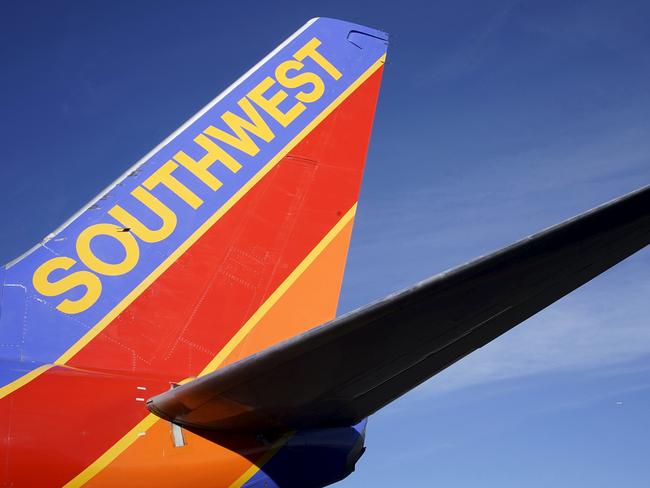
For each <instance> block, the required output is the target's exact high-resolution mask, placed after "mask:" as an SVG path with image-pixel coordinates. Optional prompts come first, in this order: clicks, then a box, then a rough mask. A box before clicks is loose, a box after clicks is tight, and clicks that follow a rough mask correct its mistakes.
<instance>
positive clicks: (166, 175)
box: [142, 160, 203, 210]
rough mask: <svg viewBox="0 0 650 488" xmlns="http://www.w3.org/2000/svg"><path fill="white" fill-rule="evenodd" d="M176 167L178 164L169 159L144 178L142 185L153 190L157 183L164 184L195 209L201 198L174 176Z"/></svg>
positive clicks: (199, 204)
mask: <svg viewBox="0 0 650 488" xmlns="http://www.w3.org/2000/svg"><path fill="white" fill-rule="evenodd" d="M176 168H178V165H177V164H176V163H175V162H174V161H172V160H169V161H167V162H166V163H165V164H163V165H162V166H161V167H160V168H158V169H157V170H156V171H155V172H154V174H152V175H151V176H150V177H149V178H147V179H146V180H144V183H142V185H143V186H144V187H145V188H146V189H147V190H153V189H154V188H156V187H157V186H158V185H163V186H166V187H167V188H169V189H170V190H171V191H172V192H174V193H175V194H176V195H177V196H179V197H180V198H181V199H182V200H183V201H184V202H185V203H187V204H188V205H189V206H190V207H192V208H193V209H194V210H196V209H197V208H199V207H200V206H201V205H203V200H201V199H200V198H199V197H198V196H197V195H196V193H194V192H193V191H192V190H190V189H189V188H188V187H186V186H185V185H184V184H183V183H181V182H180V181H178V180H177V179H176V178H174V176H173V175H172V173H173V172H174V170H175V169H176Z"/></svg>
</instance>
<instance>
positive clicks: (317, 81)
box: [275, 59, 325, 103]
mask: <svg viewBox="0 0 650 488" xmlns="http://www.w3.org/2000/svg"><path fill="white" fill-rule="evenodd" d="M303 67H304V64H302V63H301V62H300V61H296V60H294V59H290V60H289V61H285V62H284V63H282V64H280V65H279V66H278V67H277V68H275V77H276V78H277V80H278V82H279V83H280V84H281V85H282V86H284V87H286V88H300V87H301V86H304V85H307V84H310V83H311V85H312V86H313V88H312V90H311V91H310V92H305V91H301V92H299V93H298V94H297V95H296V98H297V99H298V100H300V101H301V102H305V103H311V102H315V101H316V100H318V99H319V98H320V97H322V96H323V93H325V83H323V80H322V78H321V77H320V76H318V75H317V74H316V73H312V72H309V71H307V72H305V73H300V74H298V75H296V76H287V73H288V72H289V71H300V70H301V69H302V68H303Z"/></svg>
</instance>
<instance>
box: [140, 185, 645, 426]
mask: <svg viewBox="0 0 650 488" xmlns="http://www.w3.org/2000/svg"><path fill="white" fill-rule="evenodd" d="M648 243H650V186H648V187H645V188H643V189H641V190H638V191H636V192H633V193H631V194H628V195H626V196H624V197H622V198H619V199H617V200H615V201H612V202H610V203H607V204H605V205H603V206H601V207H598V208H596V209H594V210H591V211H589V212H586V213H584V214H582V215H580V216H578V217H575V218H573V219H571V220H568V221H566V222H564V223H562V224H559V225H557V226H555V227H552V228H550V229H547V230H544V231H542V232H540V233H538V234H535V235H533V236H531V237H527V238H525V239H523V240H521V241H519V242H517V243H516V244H513V245H511V246H509V247H506V248H504V249H502V250H500V251H498V252H495V253H493V254H491V255H488V256H485V257H482V258H480V259H477V260H476V261H473V262H471V263H469V264H466V265H463V266H460V267H458V268H456V269H454V270H452V271H449V272H445V273H442V274H440V275H437V276H434V277H433V278H430V279H428V280H426V281H423V282H421V283H418V284H417V285H415V286H413V287H412V288H409V289H407V290H404V291H402V292H400V293H397V294H395V295H391V296H389V297H387V298H385V299H383V300H381V301H379V302H377V303H374V304H372V305H369V306H367V307H365V308H362V309H359V310H357V311H354V312H352V313H349V314H347V315H344V316H342V317H340V318H337V319H335V320H333V321H331V322H328V323H326V324H323V325H321V326H319V327H317V328H315V329H313V330H311V331H309V332H307V333H305V334H302V335H300V336H297V337H295V338H294V339H291V340H289V341H286V342H283V343H280V344H277V345H276V346H273V347H271V348H269V349H267V350H264V351H262V352H260V353H258V354H256V355H254V356H251V357H249V358H247V359H244V360H242V361H240V362H238V363H235V364H232V365H229V366H227V367H225V368H223V369H220V370H218V371H216V372H214V373H212V374H209V375H206V376H204V377H201V378H199V379H196V380H194V381H192V382H190V383H188V384H185V385H183V386H180V387H178V388H175V389H173V390H170V391H168V392H166V393H163V394H161V395H158V396H156V397H153V398H152V399H151V400H149V402H148V407H149V409H150V410H151V411H152V412H153V413H155V414H156V415H158V416H160V417H162V418H165V419H168V420H171V421H173V422H175V423H178V424H181V425H186V426H193V427H198V428H203V429H214V430H220V431H235V430H236V431H260V432H261V431H274V430H283V429H298V428H312V427H329V426H348V425H352V424H355V423H356V422H358V421H360V420H361V419H363V418H364V417H367V416H368V415H370V414H372V413H373V412H376V411H377V410H378V409H380V408H381V407H383V406H384V405H386V404H387V403H389V402H391V401H392V400H394V399H396V398H397V397H399V396H401V395H403V394H404V393H406V392H407V391H409V390H410V389H412V388H414V387H415V386H417V385H418V384H420V383H421V382H423V381H425V380H426V379H428V378H430V377H431V376H433V375H435V374H436V373H438V372H439V371H441V370H443V369H445V368H446V367H447V366H449V365H450V364H452V363H454V362H456V361H458V360H459V359H461V358H463V357H464V356H466V355H467V354H469V353H471V352H472V351H474V350H476V349H478V348H480V347H482V346H483V345H485V344H487V343H488V342H490V341H492V340H493V339H495V338H496V337H498V336H500V335H501V334H503V333H504V332H506V331H507V330H509V329H511V328H512V327H514V326H515V325H517V324H519V323H521V322H522V321H524V320H525V319H527V318H528V317H530V316H531V315H533V314H535V313H536V312H538V311H540V310H542V309H543V308H545V307H547V306H548V305H550V304H551V303H553V302H555V301H556V300H558V299H559V298H561V297H563V296H564V295H566V294H567V293H569V292H571V291H572V290H575V289H576V288H578V287H579V286H580V285H582V284H584V283H586V282H587V281H589V280H591V279H592V278H594V277H595V276H597V275H599V274H600V273H602V272H603V271H605V270H607V269H608V268H610V267H612V266H614V265H615V264H616V263H618V262H620V261H621V260H623V259H625V258H626V257H628V256H630V255H631V254H633V253H634V252H636V251H638V250H639V249H641V248H643V247H644V246H646V245H647V244H648Z"/></svg>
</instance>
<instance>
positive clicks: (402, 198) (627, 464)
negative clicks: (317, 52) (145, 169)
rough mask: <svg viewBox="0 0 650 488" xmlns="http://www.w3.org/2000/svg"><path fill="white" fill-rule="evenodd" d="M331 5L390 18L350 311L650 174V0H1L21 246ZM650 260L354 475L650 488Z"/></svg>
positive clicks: (8, 152) (10, 207)
mask: <svg viewBox="0 0 650 488" xmlns="http://www.w3.org/2000/svg"><path fill="white" fill-rule="evenodd" d="M319 15H321V16H331V17H338V18H342V19H346V20H352V21H356V22H359V23H362V24H365V25H368V26H371V27H376V28H379V29H382V30H385V31H387V32H389V33H390V35H391V45H390V48H389V56H388V62H387V65H386V70H385V76H384V84H383V87H382V93H381V97H380V103H379V107H378V112H377V118H376V122H375V130H374V133H373V139H372V143H371V148H370V152H369V156H368V163H367V170H366V175H365V179H364V184H363V189H362V193H361V201H360V207H359V213H358V218H357V224H356V226H355V233H354V237H353V241H352V246H351V249H350V257H349V264H348V269H347V271H346V276H345V281H344V286H343V293H342V298H341V305H340V311H342V312H343V311H347V310H350V309H352V308H355V307H357V306H360V305H363V304H364V303H367V302H368V301H370V300H372V299H376V298H379V297H381V296H384V295H386V294H388V293H390V292H392V291H395V290H396V289H399V288H402V287H404V286H407V285H409V284H411V283H413V282H414V281H417V280H420V279H423V278H426V277H427V276H430V275H432V274H435V273H437V272H439V271H442V270H444V269H447V268H450V267H453V266H455V265H458V264H460V263H463V262H466V261H468V260H470V259H472V258H474V257H476V256H478V255H481V254H485V253H487V252H489V251H491V250H495V249H497V248H499V247H501V246H503V245H506V244H508V243H510V242H512V241H514V240H516V239H518V238H521V237H523V236H525V235H527V234H530V233H532V232H535V231H537V230H539V229H542V228H544V227H547V226H549V225H552V224H554V223H556V222H558V221H560V220H562V219H565V218H568V217H570V216H572V215H575V214H576V213H579V212H581V211H584V210H586V209H589V208H591V207H593V206H595V205H597V204H599V203H602V202H604V201H607V200H609V199H611V198H614V197H616V196H618V195H620V194H623V193H625V192H628V191H631V190H633V189H635V188H638V187H640V186H643V185H645V184H648V183H650V84H649V83H648V80H649V79H650V30H649V29H648V28H647V19H648V18H650V5H649V4H648V3H647V2H640V1H638V2H637V1H628V2H625V3H624V4H623V2H615V1H599V0H595V1H588V2H587V1H572V2H567V1H556V0H545V1H478V0H477V1H468V0H457V1H434V2H411V1H407V0H403V1H401V2H399V3H398V6H396V4H395V3H394V2H377V1H375V2H364V1H357V2H344V1H339V0H331V1H328V2H301V3H297V2H283V1H275V2H267V3H265V4H261V3H258V2H247V1H239V2H235V3H233V4H232V5H230V6H225V5H222V4H221V2H208V1H191V2H181V1H175V2H168V1H155V2H154V1H150V2H145V1H136V2H57V3H56V4H55V3H54V2H21V3H20V5H17V3H16V4H14V5H9V4H7V5H4V6H3V13H2V16H1V17H0V93H1V95H0V113H1V114H2V117H1V119H0V143H1V146H2V148H3V161H2V162H0V181H2V183H3V185H4V188H3V191H2V193H1V194H0V215H1V216H2V221H3V229H4V233H3V239H2V241H1V242H0V259H2V260H4V261H8V260H10V259H12V258H14V257H16V256H17V255H18V254H20V253H21V252H22V251H24V250H25V249H27V248H28V247H30V246H31V245H32V244H34V243H35V242H37V241H38V240H39V239H41V238H42V237H43V236H44V235H46V234H47V233H48V232H50V231H51V230H53V229H54V228H55V227H57V226H58V225H59V224H60V223H61V222H62V221H63V220H65V219H66V218H67V217H68V216H70V215H71V214H72V213H74V212H75V211H76V210H77V209H78V208H79V207H81V206H82V205H83V204H84V203H86V202H87V201H88V200H90V199H91V198H92V197H93V196H94V195H96V194H97V193H98V192H99V191H100V190H101V189H102V188H104V187H105V186H106V185H107V184H108V183H110V182H111V181H112V180H113V179H114V178H115V177H117V176H118V175H120V174H121V173H122V171H124V170H125V169H126V168H128V167H129V166H130V165H131V164H132V163H133V162H135V161H136V160H138V159H139V158H140V157H141V156H142V155H143V154H145V153H146V152H148V150H149V149H151V148H152V147H153V146H155V145H156V144H158V142H160V141H161V140H162V139H163V138H164V137H165V136H166V135H167V134H169V133H170V132H171V131H172V130H174V129H175V128H176V127H178V126H179V125H180V124H181V123H182V122H183V121H185V120H186V119H187V118H188V117H189V116H191V115H192V114H193V113H195V112H196V111H197V110H198V109H199V108H200V107H202V106H203V105H204V104H205V103H206V102H208V101H209V100H211V99H212V98H213V97H214V96H215V95H216V94H217V93H218V92H219V91H221V90H222V89H223V88H225V87H226V86H228V85H229V84H230V83H231V82H232V81H234V80H235V79H236V78H237V77H239V76H240V75H241V74H242V73H243V72H244V71H245V70H247V69H248V68H249V67H250V66H252V65H253V64H255V63H256V62H257V61H258V60H259V59H260V58H261V57H262V56H264V55H265V54H266V53H267V52H268V51H269V50H271V49H272V48H273V47H274V46H275V45H277V44H278V43H279V42H281V41H282V40H283V39H284V38H286V37H287V36H288V35H289V34H291V33H292V32H293V31H294V30H295V29H297V28H298V27H299V26H300V25H302V24H303V23H304V22H305V21H306V20H307V19H309V18H311V17H314V16H319ZM649 265H650V252H649V251H648V250H645V251H642V252H640V253H639V254H637V255H635V256H634V257H633V258H631V259H629V260H627V261H626V262H624V263H622V264H621V265H619V266H618V267H616V268H615V269H613V270H611V271H609V272H607V273H606V274H604V275H603V276H601V277H600V278H598V279H596V280H595V281H593V282H592V283H590V284H588V285H586V286H585V287H583V288H582V289H580V290H579V291H577V292H576V293H574V294H572V295H571V296H569V297H567V298H565V299H563V300H561V301H560V302H558V303H557V304H555V305H554V306H552V307H550V308H549V309H547V310H546V311H544V312H542V313H540V314H538V315H537V316H535V317H534V318H532V319H531V320H529V321H528V322H526V323H525V324H523V325H522V326H520V327H518V328H516V329H515V330H513V331H511V332H510V333H508V334H506V335H505V336H503V337H502V338H500V339H498V340H497V341H495V342H493V343H492V344H490V345H489V346H487V347H485V348H483V349H481V350H479V351H477V352H476V353H475V354H473V355H472V356H470V357H468V358H466V359H465V360H463V361H461V362H460V363H457V364H456V365H454V366H453V367H451V368H449V369H448V370H447V371H445V372H444V373H442V374H441V375H439V376H437V377H436V378H434V379H433V380H431V381H429V382H427V383H425V384H424V385H422V386H420V387H419V388H417V389H416V390H414V391H413V392H411V393H410V394H408V395H406V396H405V397H403V398H402V399H400V400H399V401H397V402H395V403H393V404H392V405H390V406H389V407H387V408H386V409H385V410H383V411H382V412H380V413H378V414H377V415H375V416H373V417H372V418H371V421H370V424H369V428H368V439H367V445H368V451H367V452H366V454H365V456H364V458H363V459H362V460H361V461H360V463H359V465H358V469H357V472H356V473H355V474H353V475H352V476H351V477H350V478H349V479H347V480H346V481H344V482H342V483H340V486H341V487H349V488H351V487H367V486H371V485H374V486H386V487H395V486H437V485H440V486H454V487H470V486H471V487H474V486H494V487H497V486H498V487H520V486H527V487H546V486H549V485H551V484H552V485H554V486H558V487H575V486H590V487H611V486H618V485H620V486H631V487H636V486H647V480H648V479H649V478H650V463H648V462H647V453H648V452H650V436H649V435H648V433H649V432H650V415H649V414H648V412H650V409H649V407H650V324H649V323H648V322H649V321H648V318H647V317H648V315H649V313H650V300H649V299H648V297H649V296H650V266H649Z"/></svg>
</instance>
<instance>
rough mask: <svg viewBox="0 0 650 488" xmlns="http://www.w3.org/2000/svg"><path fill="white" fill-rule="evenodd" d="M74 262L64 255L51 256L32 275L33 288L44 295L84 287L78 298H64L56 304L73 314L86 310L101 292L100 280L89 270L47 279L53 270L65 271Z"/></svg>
mask: <svg viewBox="0 0 650 488" xmlns="http://www.w3.org/2000/svg"><path fill="white" fill-rule="evenodd" d="M76 263H77V262H76V261H75V260H74V259H72V258H68V257H65V256H59V257H56V258H52V259H50V260H49V261H45V262H44V263H43V264H41V265H40V266H39V267H38V269H37V270H36V271H35V272H34V276H33V277H32V284H33V285H34V289H35V290H36V291H37V292H39V293H40V294H41V295H43V296H46V297H55V296H58V295H61V294H63V293H65V292H67V291H70V290H72V289H74V288H76V287H78V286H83V287H84V288H85V289H86V292H85V293H84V295H83V296H82V297H81V298H79V299H78V300H69V299H67V298H65V299H64V300H63V301H61V302H60V303H59V304H58V305H57V306H56V308H57V310H59V311H61V312H63V313H67V314H75V313H80V312H83V311H84V310H88V309H89V308H90V307H91V306H92V305H93V304H94V303H95V302H96V301H97V299H98V298H99V295H100V294H101V292H102V282H101V281H99V278H97V276H95V275H94V274H92V273H91V272H90V271H77V272H75V273H72V274H70V275H67V276H64V277H63V278H61V279H60V280H57V281H50V280H49V276H50V274H51V273H52V272H53V271H55V270H57V269H63V270H65V271H67V270H69V269H70V268H71V267H72V266H74V265H75V264H76Z"/></svg>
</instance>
